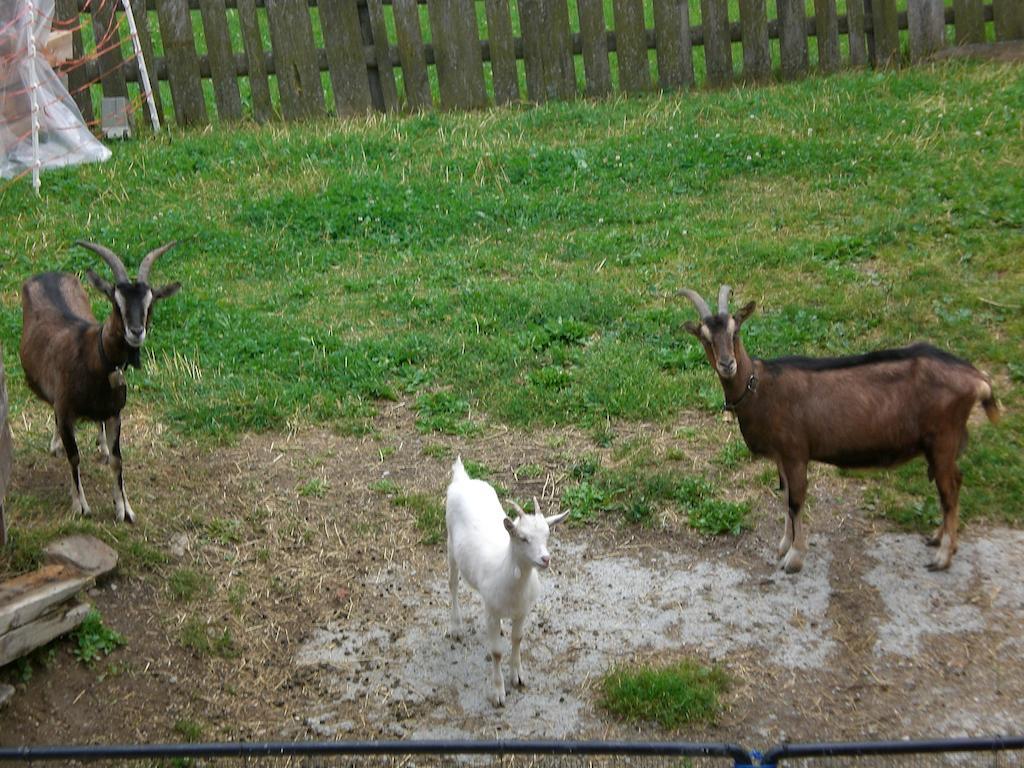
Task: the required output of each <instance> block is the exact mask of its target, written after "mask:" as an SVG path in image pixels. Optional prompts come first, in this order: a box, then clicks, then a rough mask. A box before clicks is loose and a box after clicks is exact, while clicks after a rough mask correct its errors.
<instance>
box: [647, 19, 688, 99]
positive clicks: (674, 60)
mask: <svg viewBox="0 0 1024 768" xmlns="http://www.w3.org/2000/svg"><path fill="white" fill-rule="evenodd" d="M654 40H655V44H656V45H657V49H658V82H659V84H660V85H661V87H662V88H663V89H665V90H668V89H670V88H689V87H690V86H692V85H693V80H694V78H693V44H692V42H691V40H690V9H689V7H688V3H687V2H686V0H654Z"/></svg>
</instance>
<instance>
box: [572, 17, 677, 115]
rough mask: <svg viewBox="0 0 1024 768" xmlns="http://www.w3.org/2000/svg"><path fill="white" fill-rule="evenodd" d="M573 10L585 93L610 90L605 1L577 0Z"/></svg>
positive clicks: (595, 94) (605, 92)
mask: <svg viewBox="0 0 1024 768" xmlns="http://www.w3.org/2000/svg"><path fill="white" fill-rule="evenodd" d="M576 10H577V11H578V13H579V17H580V38H581V39H582V43H583V73H584V76H585V77H586V82H587V96H590V97H591V98H596V97H599V96H606V95H608V94H609V93H611V90H612V70H611V65H610V64H609V62H608V29H607V27H606V26H605V21H604V4H603V3H602V1H601V0H576ZM659 66H660V62H659Z"/></svg>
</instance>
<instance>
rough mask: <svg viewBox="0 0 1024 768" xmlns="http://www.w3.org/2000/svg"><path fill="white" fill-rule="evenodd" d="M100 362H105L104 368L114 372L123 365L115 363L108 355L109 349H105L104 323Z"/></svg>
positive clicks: (101, 334)
mask: <svg viewBox="0 0 1024 768" xmlns="http://www.w3.org/2000/svg"><path fill="white" fill-rule="evenodd" d="M100 362H101V363H103V368H104V370H105V371H106V372H107V373H112V372H113V371H115V370H117V369H118V368H120V367H121V366H120V365H114V364H113V363H112V362H111V361H110V358H109V357H107V350H105V349H104V348H103V326H102V325H101V326H100Z"/></svg>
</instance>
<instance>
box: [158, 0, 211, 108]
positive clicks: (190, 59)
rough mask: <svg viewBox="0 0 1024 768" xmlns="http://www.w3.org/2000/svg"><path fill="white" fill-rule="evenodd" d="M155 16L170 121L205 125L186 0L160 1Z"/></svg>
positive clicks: (197, 62)
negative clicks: (170, 107)
mask: <svg viewBox="0 0 1024 768" xmlns="http://www.w3.org/2000/svg"><path fill="white" fill-rule="evenodd" d="M157 17H158V18H159V20H160V37H161V39H162V40H163V44H164V58H165V59H166V61H167V80H168V82H169V83H170V86H171V101H172V102H173V104H174V121H175V122H176V123H177V124H178V125H206V123H207V122H209V118H208V116H207V114H206V99H205V98H204V97H203V86H202V78H201V76H200V74H199V57H198V56H197V55H196V39H195V33H194V31H193V29H192V15H191V13H189V8H188V0H160V2H159V3H158V4H157Z"/></svg>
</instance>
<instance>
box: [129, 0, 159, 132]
mask: <svg viewBox="0 0 1024 768" xmlns="http://www.w3.org/2000/svg"><path fill="white" fill-rule="evenodd" d="M131 5H132V14H133V15H134V16H135V28H136V30H137V31H138V33H139V46H140V47H141V48H142V55H143V56H144V57H145V59H146V71H147V73H148V74H149V82H148V83H146V84H145V85H147V86H148V88H149V90H150V91H151V92H152V94H153V102H154V103H155V104H156V113H157V115H158V116H159V118H160V122H161V123H163V122H164V121H165V120H166V117H165V116H164V102H163V97H161V95H160V79H159V78H158V77H157V63H156V52H155V51H154V50H153V36H152V35H151V34H150V31H149V11H147V10H146V0H131ZM142 86H143V82H142V72H141V70H140V72H139V87H140V88H142ZM142 108H143V110H145V112H146V120H145V121H144V122H145V123H146V125H150V124H151V123H150V121H149V107H147V106H145V105H143V107H142Z"/></svg>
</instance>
